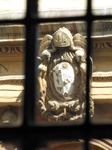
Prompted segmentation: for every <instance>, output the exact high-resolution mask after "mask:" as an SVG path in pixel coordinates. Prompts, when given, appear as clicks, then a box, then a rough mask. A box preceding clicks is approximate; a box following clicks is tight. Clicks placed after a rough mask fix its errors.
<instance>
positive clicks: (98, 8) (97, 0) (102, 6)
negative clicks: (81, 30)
mask: <svg viewBox="0 0 112 150" xmlns="http://www.w3.org/2000/svg"><path fill="white" fill-rule="evenodd" d="M92 11H93V14H95V15H111V14H112V1H111V0H103V1H102V0H92Z"/></svg>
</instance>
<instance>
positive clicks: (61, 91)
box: [38, 27, 94, 121]
mask: <svg viewBox="0 0 112 150" xmlns="http://www.w3.org/2000/svg"><path fill="white" fill-rule="evenodd" d="M38 62H39V63H38V85H39V87H38V105H39V107H40V110H41V113H42V115H43V116H45V117H47V119H48V120H49V121H75V120H78V119H82V118H83V117H84V116H85V104H86V39H85V38H84V37H83V36H82V35H80V34H75V35H74V36H72V34H71V33H70V31H69V30H68V29H67V28H65V27H62V28H59V29H58V30H57V31H56V32H55V33H54V34H53V35H52V36H51V35H46V36H45V37H44V38H43V40H42V42H41V44H40V49H39V57H38ZM93 113H94V103H93V100H92V99H91V98H90V116H93Z"/></svg>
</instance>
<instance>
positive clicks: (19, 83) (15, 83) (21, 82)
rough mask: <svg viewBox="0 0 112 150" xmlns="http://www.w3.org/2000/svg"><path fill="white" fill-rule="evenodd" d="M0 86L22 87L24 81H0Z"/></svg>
mask: <svg viewBox="0 0 112 150" xmlns="http://www.w3.org/2000/svg"><path fill="white" fill-rule="evenodd" d="M2 84H5V85H6V84H10V85H12V84H13V85H23V84H24V79H9V80H0V85H2Z"/></svg>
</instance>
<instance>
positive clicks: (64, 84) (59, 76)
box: [53, 62, 75, 99]
mask: <svg viewBox="0 0 112 150" xmlns="http://www.w3.org/2000/svg"><path fill="white" fill-rule="evenodd" d="M53 82H54V87H55V89H56V91H57V93H58V94H60V95H61V96H63V97H64V98H65V99H66V98H68V97H70V96H71V95H72V94H73V91H74V84H75V71H74V69H73V67H72V66H71V65H70V64H69V63H68V62H61V63H58V64H57V65H56V66H55V67H54V68H53Z"/></svg>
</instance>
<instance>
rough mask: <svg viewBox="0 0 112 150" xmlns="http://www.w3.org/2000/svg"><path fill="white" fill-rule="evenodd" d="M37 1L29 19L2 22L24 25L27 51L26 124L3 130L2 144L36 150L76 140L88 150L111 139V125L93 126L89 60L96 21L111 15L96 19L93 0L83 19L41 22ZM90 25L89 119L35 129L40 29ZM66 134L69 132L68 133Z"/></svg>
mask: <svg viewBox="0 0 112 150" xmlns="http://www.w3.org/2000/svg"><path fill="white" fill-rule="evenodd" d="M36 7H37V0H33V1H32V0H27V12H26V17H25V18H23V19H17V20H16V19H15V20H8V19H7V20H0V24H23V25H25V28H26V50H25V94H24V105H23V124H22V125H21V126H19V127H5V128H4V127H1V128H0V140H1V141H6V142H7V141H11V142H12V143H13V141H16V140H18V141H20V142H22V147H23V149H24V150H31V149H32V150H33V149H35V148H36V147H37V148H38V147H41V146H43V145H45V143H46V142H47V141H48V140H64V139H65V140H73V139H84V141H85V144H84V145H85V146H84V147H85V149H86V150H88V149H89V140H90V139H92V138H99V139H102V138H112V130H111V124H106V125H105V124H99V125H96V124H92V123H91V122H90V118H89V90H90V89H89V70H90V63H89V56H90V54H91V38H90V37H91V27H92V22H93V21H94V20H102V19H103V20H105V19H111V18H112V16H111V15H106V16H103V15H97V16H94V15H93V14H92V11H91V0H87V13H86V14H85V15H84V16H78V17H77V16H76V17H60V18H39V17H38V15H37V10H38V8H36ZM80 20H82V21H86V22H87V84H86V91H87V94H86V118H85V122H84V124H81V125H66V126H60V125H53V126H40V125H37V126H36V125H34V116H35V115H34V114H35V112H34V107H35V100H36V90H38V89H37V86H36V85H35V82H36V80H37V79H36V72H35V70H36V63H37V62H36V61H37V60H36V56H37V49H38V44H37V40H36V37H37V34H38V30H37V26H38V25H39V23H45V22H49V23H50V22H62V21H63V22H65V21H66V22H68V21H80ZM65 131H66V132H65Z"/></svg>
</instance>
